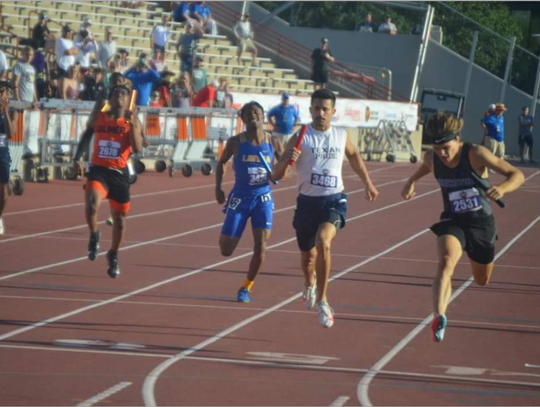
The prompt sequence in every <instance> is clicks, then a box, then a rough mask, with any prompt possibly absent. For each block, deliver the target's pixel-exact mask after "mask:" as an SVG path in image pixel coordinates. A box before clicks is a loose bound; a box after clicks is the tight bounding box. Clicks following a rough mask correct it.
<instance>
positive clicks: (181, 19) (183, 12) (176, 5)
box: [171, 1, 191, 23]
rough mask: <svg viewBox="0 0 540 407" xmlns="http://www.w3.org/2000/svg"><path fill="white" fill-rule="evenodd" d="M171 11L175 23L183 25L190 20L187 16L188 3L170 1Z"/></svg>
mask: <svg viewBox="0 0 540 407" xmlns="http://www.w3.org/2000/svg"><path fill="white" fill-rule="evenodd" d="M171 10H172V11H173V12H172V15H173V21H174V22H175V23H185V22H188V21H189V20H190V19H191V17H190V16H189V1H171Z"/></svg>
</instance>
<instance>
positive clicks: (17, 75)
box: [12, 47, 37, 103]
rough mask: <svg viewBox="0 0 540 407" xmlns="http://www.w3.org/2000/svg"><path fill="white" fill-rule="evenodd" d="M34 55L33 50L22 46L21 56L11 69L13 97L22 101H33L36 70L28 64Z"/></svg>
mask: <svg viewBox="0 0 540 407" xmlns="http://www.w3.org/2000/svg"><path fill="white" fill-rule="evenodd" d="M33 57H34V50H33V49H32V48H30V47H24V48H23V50H22V58H21V59H20V61H19V62H17V63H16V64H15V66H14V67H13V69H12V72H13V79H12V85H13V89H14V90H15V95H14V99H15V100H20V101H23V102H32V103H33V102H35V101H36V100H37V97H36V70H35V69H34V67H33V66H32V65H31V64H30V61H32V58H33Z"/></svg>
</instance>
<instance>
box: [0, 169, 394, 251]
mask: <svg viewBox="0 0 540 407" xmlns="http://www.w3.org/2000/svg"><path fill="white" fill-rule="evenodd" d="M385 169H386V168H381V169H378V170H374V171H373V172H376V171H384V170H385ZM351 177H352V176H350V177H344V178H351ZM401 181H402V180H398V181H393V182H386V183H383V184H380V185H378V186H384V185H389V184H391V183H394V184H395V183H397V182H401ZM296 188H298V187H297V186H296V185H291V186H289V187H285V188H277V189H275V190H274V191H273V192H274V193H277V192H281V191H288V190H290V189H296ZM360 191H364V189H361V190H360ZM355 192H358V191H353V192H351V193H349V195H352V194H353V193H355ZM148 195H151V194H148ZM81 205H83V204H82V203H81ZM203 205H217V203H216V201H215V200H213V201H206V202H200V203H197V204H192V205H187V206H182V207H177V208H170V209H163V210H159V211H153V212H144V213H140V214H137V215H130V216H128V217H127V219H136V218H141V217H146V216H153V215H161V214H164V213H169V212H177V211H182V210H186V209H192V208H198V207H200V206H203ZM2 216H4V215H2ZM104 223H105V221H101V222H98V225H103V224H104ZM87 227H88V226H87V225H86V224H83V225H77V226H71V227H68V228H63V229H56V230H49V231H47V232H40V233H34V234H31V235H20V236H17V237H13V238H9V239H2V240H0V244H2V243H7V242H13V241H16V240H23V239H31V238H35V237H41V236H46V235H51V234H55V233H62V232H68V231H71V230H77V229H83V228H87Z"/></svg>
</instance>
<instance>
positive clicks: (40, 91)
mask: <svg viewBox="0 0 540 407" xmlns="http://www.w3.org/2000/svg"><path fill="white" fill-rule="evenodd" d="M41 51H42V49H41V48H38V49H37V50H35V51H34V58H32V61H31V62H30V63H31V64H32V66H33V67H34V69H35V70H36V94H37V100H41V99H42V98H48V97H50V91H49V63H48V62H47V59H46V58H45V55H44V54H43V52H41Z"/></svg>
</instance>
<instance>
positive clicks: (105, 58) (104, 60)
mask: <svg viewBox="0 0 540 407" xmlns="http://www.w3.org/2000/svg"><path fill="white" fill-rule="evenodd" d="M114 54H116V41H114V40H113V34H112V32H111V31H110V30H109V29H107V30H105V41H103V42H102V43H101V44H99V50H98V54H97V57H98V61H99V66H100V67H101V68H102V69H107V67H108V66H109V65H108V63H109V59H111V57H112V56H113V55H114Z"/></svg>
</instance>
